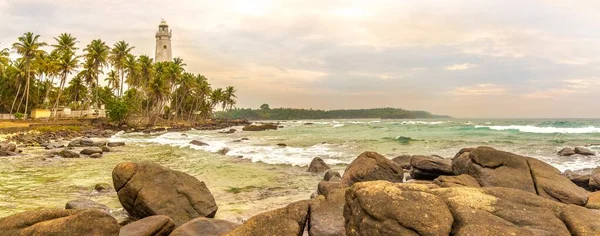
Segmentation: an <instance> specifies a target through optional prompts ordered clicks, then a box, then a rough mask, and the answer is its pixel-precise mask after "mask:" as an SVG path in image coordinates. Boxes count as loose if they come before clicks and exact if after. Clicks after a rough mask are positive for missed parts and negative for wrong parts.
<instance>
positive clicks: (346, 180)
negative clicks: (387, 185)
mask: <svg viewBox="0 0 600 236" xmlns="http://www.w3.org/2000/svg"><path fill="white" fill-rule="evenodd" d="M403 178H404V171H403V170H402V168H401V167H400V166H399V165H398V164H396V162H393V161H391V160H389V159H387V158H385V157H384V156H382V155H380V154H379V153H376V152H363V153H362V154H360V155H359V156H358V157H357V158H356V159H354V161H352V162H351V163H350V164H349V165H348V167H346V171H344V175H343V176H342V180H341V186H343V187H346V186H352V184H354V183H357V182H363V181H374V180H387V181H390V182H402V179H403Z"/></svg>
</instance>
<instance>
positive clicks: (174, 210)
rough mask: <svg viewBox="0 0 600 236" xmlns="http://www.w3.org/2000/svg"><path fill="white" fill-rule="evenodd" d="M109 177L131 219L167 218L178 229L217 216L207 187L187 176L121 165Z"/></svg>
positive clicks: (150, 165) (146, 165)
mask: <svg viewBox="0 0 600 236" xmlns="http://www.w3.org/2000/svg"><path fill="white" fill-rule="evenodd" d="M112 176H113V184H114V187H115V190H116V191H117V194H118V196H119V201H120V202H121V205H123V207H124V208H125V209H126V210H127V212H128V213H129V214H130V215H131V216H132V217H134V218H138V219H141V218H144V217H148V216H152V215H166V216H169V217H170V218H171V219H173V221H174V222H175V225H177V226H179V225H182V224H184V223H185V222H187V221H189V220H191V219H195V218H198V217H213V216H214V215H215V213H216V212H217V205H216V203H215V199H214V197H213V196H212V194H211V192H210V191H209V190H208V188H207V187H206V184H204V182H201V181H199V180H198V179H196V178H194V177H192V176H190V175H188V174H186V173H183V172H180V171H175V170H171V169H169V168H166V167H163V166H160V165H158V164H154V163H151V162H141V163H133V162H124V163H120V164H118V165H117V166H116V167H115V168H114V169H113V175H112Z"/></svg>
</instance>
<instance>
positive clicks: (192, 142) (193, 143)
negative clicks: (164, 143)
mask: <svg viewBox="0 0 600 236" xmlns="http://www.w3.org/2000/svg"><path fill="white" fill-rule="evenodd" d="M190 144H192V145H196V146H208V143H205V142H202V141H200V140H192V141H191V142H190Z"/></svg>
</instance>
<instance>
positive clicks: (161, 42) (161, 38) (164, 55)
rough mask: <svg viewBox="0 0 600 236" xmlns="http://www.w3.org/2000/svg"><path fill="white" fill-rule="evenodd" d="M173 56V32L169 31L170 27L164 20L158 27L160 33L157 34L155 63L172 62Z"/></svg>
mask: <svg viewBox="0 0 600 236" xmlns="http://www.w3.org/2000/svg"><path fill="white" fill-rule="evenodd" d="M172 59H173V56H172V54H171V31H169V25H167V22H166V21H165V20H164V19H163V20H162V21H161V22H160V25H158V32H156V53H155V54H154V61H155V62H161V61H171V60H172Z"/></svg>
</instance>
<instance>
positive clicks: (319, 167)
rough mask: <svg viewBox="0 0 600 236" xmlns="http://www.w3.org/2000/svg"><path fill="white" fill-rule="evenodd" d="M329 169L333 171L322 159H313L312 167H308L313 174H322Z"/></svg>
mask: <svg viewBox="0 0 600 236" xmlns="http://www.w3.org/2000/svg"><path fill="white" fill-rule="evenodd" d="M329 169H331V168H330V167H329V165H327V163H325V161H323V159H321V158H320V157H315V158H313V159H312V161H311V162H310V165H309V166H308V172H312V173H321V172H325V171H327V170H329Z"/></svg>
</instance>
